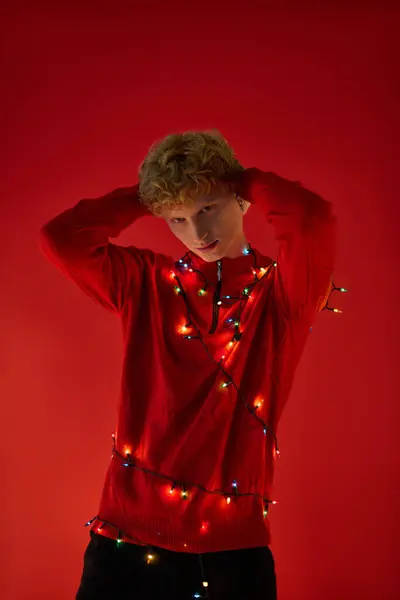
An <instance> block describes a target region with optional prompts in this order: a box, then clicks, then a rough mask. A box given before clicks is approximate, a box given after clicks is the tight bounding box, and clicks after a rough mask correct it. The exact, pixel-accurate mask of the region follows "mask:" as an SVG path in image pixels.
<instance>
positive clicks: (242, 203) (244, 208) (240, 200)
mask: <svg viewBox="0 0 400 600" xmlns="http://www.w3.org/2000/svg"><path fill="white" fill-rule="evenodd" d="M236 200H237V203H238V204H239V206H240V210H241V211H242V212H243V214H246V213H247V211H248V210H249V208H250V206H251V204H250V202H247V200H245V199H244V198H242V197H241V196H239V195H238V194H236Z"/></svg>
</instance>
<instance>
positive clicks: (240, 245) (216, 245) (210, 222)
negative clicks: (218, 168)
mask: <svg viewBox="0 0 400 600" xmlns="http://www.w3.org/2000/svg"><path fill="white" fill-rule="evenodd" d="M246 204H247V203H246ZM246 209H247V206H246V208H245V211H246ZM243 215H244V212H243V211H242V209H241V208H240V206H239V203H238V201H237V198H236V196H235V194H233V193H231V192H226V191H225V190H222V191H216V193H215V194H214V192H211V194H210V195H209V196H205V197H200V198H197V199H196V200H195V201H194V203H193V204H191V205H187V206H180V207H178V208H174V209H169V210H168V209H165V210H164V211H163V213H162V215H161V216H162V217H163V218H164V219H165V220H166V222H167V224H168V226H169V227H170V229H171V231H172V232H173V234H174V235H175V236H176V237H177V238H178V239H179V240H180V241H181V242H182V243H183V244H184V245H185V246H186V247H187V248H188V249H189V250H192V252H194V253H195V254H197V255H198V256H200V257H201V258H202V259H203V260H205V261H206V262H213V261H216V260H219V259H221V258H223V257H229V258H236V256H239V255H240V254H241V253H242V251H243V249H244V247H245V246H246V238H245V235H244V232H243Z"/></svg>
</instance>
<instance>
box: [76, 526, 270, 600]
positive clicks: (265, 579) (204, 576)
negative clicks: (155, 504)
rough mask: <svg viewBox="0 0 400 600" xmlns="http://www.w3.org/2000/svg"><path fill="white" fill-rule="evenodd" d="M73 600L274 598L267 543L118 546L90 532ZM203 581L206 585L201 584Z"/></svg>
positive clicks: (253, 599)
mask: <svg viewBox="0 0 400 600" xmlns="http://www.w3.org/2000/svg"><path fill="white" fill-rule="evenodd" d="M90 537H91V540H90V542H89V545H88V547H87V548H86V551H85V556H84V568H83V574H82V580H81V584H80V587H79V590H78V593H77V595H76V600H128V599H129V600H162V599H164V600H192V599H193V598H204V599H207V600H276V598H277V595H276V578H275V563H274V558H273V555H272V552H271V550H270V549H269V548H268V547H262V548H250V549H244V550H230V551H226V552H211V553H207V554H202V555H199V554H188V553H184V552H171V551H169V550H164V549H162V548H153V549H152V550H153V556H154V560H153V561H152V562H150V563H149V564H148V563H147V561H146V556H147V554H148V549H146V548H144V547H143V546H136V545H134V544H125V543H123V544H118V543H117V542H115V541H113V540H110V539H108V538H106V537H104V536H102V535H99V534H97V533H94V532H93V531H91V532H90ZM203 581H207V582H208V587H204V586H203Z"/></svg>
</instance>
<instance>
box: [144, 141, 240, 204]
mask: <svg viewBox="0 0 400 600" xmlns="http://www.w3.org/2000/svg"><path fill="white" fill-rule="evenodd" d="M243 170H244V167H243V166H242V165H241V164H240V163H239V161H238V160H237V159H236V158H235V152H234V150H233V148H232V147H231V146H230V145H229V144H228V142H227V140H226V139H225V138H224V137H223V135H222V134H221V133H220V132H219V131H218V130H216V129H212V130H209V131H186V132H184V133H175V134H171V135H167V136H166V137H165V138H163V139H161V140H158V141H157V142H155V143H154V144H153V145H152V146H151V147H150V150H149V152H148V154H147V156H146V158H145V159H144V161H143V162H142V164H141V165H140V168H139V197H140V200H141V202H142V203H143V204H145V205H146V206H147V208H148V209H149V210H150V211H151V212H152V213H153V214H155V215H159V214H160V213H161V211H162V210H163V208H167V209H172V208H176V207H179V206H182V205H187V204H191V203H192V202H193V201H194V200H195V198H196V197H198V196H207V195H208V194H209V193H210V191H211V189H212V188H213V187H214V186H217V185H218V184H221V183H225V185H226V187H227V189H228V191H233V187H232V186H231V185H230V184H229V180H228V177H229V173H232V172H235V171H243Z"/></svg>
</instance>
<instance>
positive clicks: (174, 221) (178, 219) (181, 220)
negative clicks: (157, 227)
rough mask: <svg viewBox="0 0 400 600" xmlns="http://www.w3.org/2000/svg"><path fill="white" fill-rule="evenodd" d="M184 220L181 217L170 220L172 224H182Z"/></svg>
mask: <svg viewBox="0 0 400 600" xmlns="http://www.w3.org/2000/svg"><path fill="white" fill-rule="evenodd" d="M184 220H185V219H184V218H183V217H175V218H174V219H172V222H173V223H183V221H184Z"/></svg>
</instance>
